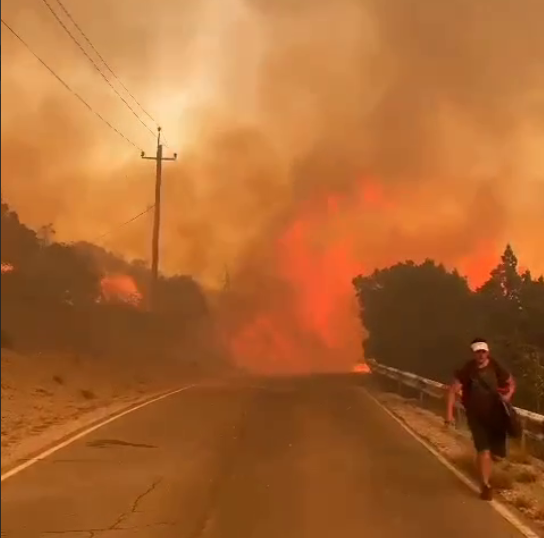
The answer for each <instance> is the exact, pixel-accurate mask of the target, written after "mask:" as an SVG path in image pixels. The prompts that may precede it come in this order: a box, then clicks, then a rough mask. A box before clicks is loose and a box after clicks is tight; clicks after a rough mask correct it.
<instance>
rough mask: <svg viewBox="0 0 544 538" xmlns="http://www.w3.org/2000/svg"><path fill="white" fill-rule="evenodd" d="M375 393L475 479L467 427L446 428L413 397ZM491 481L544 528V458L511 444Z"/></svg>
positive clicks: (437, 417) (500, 494) (537, 524)
mask: <svg viewBox="0 0 544 538" xmlns="http://www.w3.org/2000/svg"><path fill="white" fill-rule="evenodd" d="M375 395H376V396H377V398H378V399H379V400H380V401H381V402H382V403H383V404H384V405H385V406H386V407H387V408H388V409H390V410H391V411H392V412H393V413H394V414H395V415H396V416H397V417H398V418H400V419H401V420H402V421H403V422H404V423H405V424H406V425H407V426H408V427H409V428H410V429H411V430H412V431H414V432H415V433H416V434H417V435H418V436H419V437H421V438H422V439H423V440H425V441H426V442H427V443H429V444H430V445H432V446H433V447H434V448H435V449H437V450H438V451H439V452H440V453H441V454H442V455H443V456H445V457H446V459H448V460H449V461H450V462H451V463H453V464H454V465H455V466H456V467H457V468H458V469H459V470H461V471H462V472H463V473H464V474H465V475H467V476H468V477H470V478H472V479H476V473H475V465H474V450H473V447H472V443H471V440H470V436H469V433H468V431H465V430H463V429H449V428H448V429H446V428H445V427H444V420H443V418H441V417H440V416H438V415H437V414H436V413H433V412H432V411H429V410H427V409H423V408H421V407H419V406H418V401H416V400H410V399H406V398H403V397H401V396H399V395H397V394H393V393H387V392H380V391H376V393H375ZM493 485H494V486H495V488H496V489H497V490H498V494H499V496H500V498H501V500H503V501H504V502H506V503H507V504H510V505H511V506H512V507H514V508H515V509H516V510H519V511H520V512H521V513H522V514H523V515H524V516H526V517H527V518H529V519H530V520H532V521H533V522H534V523H535V525H536V526H537V527H538V528H539V529H541V530H542V531H543V532H544V462H542V461H540V460H538V459H535V458H532V457H530V456H528V455H527V454H525V453H523V452H522V451H521V450H520V449H519V448H518V447H517V446H515V445H512V446H511V447H510V454H509V456H508V458H507V459H506V460H505V461H503V462H501V463H500V464H498V465H497V466H496V467H495V470H494V475H493Z"/></svg>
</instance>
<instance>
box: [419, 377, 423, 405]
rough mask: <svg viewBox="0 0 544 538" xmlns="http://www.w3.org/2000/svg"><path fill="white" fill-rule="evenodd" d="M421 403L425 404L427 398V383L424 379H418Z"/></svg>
mask: <svg viewBox="0 0 544 538" xmlns="http://www.w3.org/2000/svg"><path fill="white" fill-rule="evenodd" d="M418 390H419V403H420V404H421V405H423V403H424V399H425V383H424V382H423V381H422V380H419V381H418Z"/></svg>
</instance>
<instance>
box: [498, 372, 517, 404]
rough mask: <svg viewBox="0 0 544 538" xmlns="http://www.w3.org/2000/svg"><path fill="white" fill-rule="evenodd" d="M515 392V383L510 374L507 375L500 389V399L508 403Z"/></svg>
mask: <svg viewBox="0 0 544 538" xmlns="http://www.w3.org/2000/svg"><path fill="white" fill-rule="evenodd" d="M514 392H516V381H515V379H514V377H513V376H512V375H511V374H508V377H507V378H506V379H505V382H504V385H503V386H502V387H501V389H500V393H501V395H502V397H503V398H504V399H505V400H506V401H507V402H509V401H510V400H511V399H512V396H514Z"/></svg>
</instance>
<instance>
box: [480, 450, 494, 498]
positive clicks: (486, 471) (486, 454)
mask: <svg viewBox="0 0 544 538" xmlns="http://www.w3.org/2000/svg"><path fill="white" fill-rule="evenodd" d="M477 463H478V475H479V478H480V484H481V486H482V498H485V499H486V500H487V499H490V498H491V485H490V480H491V470H492V466H493V462H492V459H491V452H490V451H489V450H482V451H481V452H478V457H477Z"/></svg>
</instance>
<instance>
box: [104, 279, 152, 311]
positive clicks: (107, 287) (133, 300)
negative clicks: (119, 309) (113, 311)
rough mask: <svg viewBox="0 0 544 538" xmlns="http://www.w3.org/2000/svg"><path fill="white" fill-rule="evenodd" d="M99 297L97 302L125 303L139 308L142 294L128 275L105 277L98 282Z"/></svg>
mask: <svg viewBox="0 0 544 538" xmlns="http://www.w3.org/2000/svg"><path fill="white" fill-rule="evenodd" d="M100 290H101V295H100V298H99V302H102V301H104V302H108V303H112V302H116V303H126V304H129V305H132V306H139V305H140V304H141V302H142V294H141V293H140V290H138V286H137V285H136V282H135V281H134V279H133V278H132V277H130V276H128V275H107V276H105V277H104V278H102V280H101V281H100Z"/></svg>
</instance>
